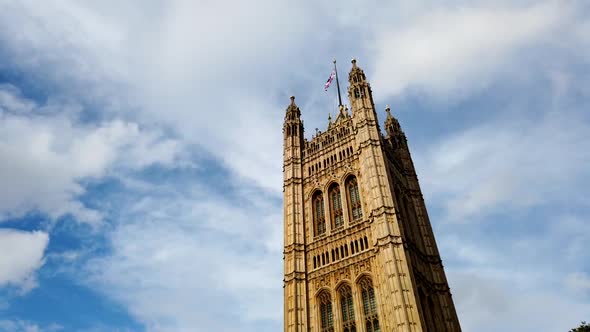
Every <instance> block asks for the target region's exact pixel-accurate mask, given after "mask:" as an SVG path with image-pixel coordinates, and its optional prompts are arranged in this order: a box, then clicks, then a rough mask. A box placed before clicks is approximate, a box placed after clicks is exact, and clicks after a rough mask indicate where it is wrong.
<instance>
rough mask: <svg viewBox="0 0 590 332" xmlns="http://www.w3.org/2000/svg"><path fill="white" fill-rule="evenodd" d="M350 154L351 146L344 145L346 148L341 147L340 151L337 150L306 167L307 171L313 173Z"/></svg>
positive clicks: (351, 152)
mask: <svg viewBox="0 0 590 332" xmlns="http://www.w3.org/2000/svg"><path fill="white" fill-rule="evenodd" d="M352 154H353V150H352V146H349V147H346V148H344V149H342V150H341V151H338V153H334V154H333V155H331V156H330V157H328V158H325V159H324V160H323V161H318V162H317V163H315V164H313V165H311V166H309V167H308V168H307V172H308V173H309V174H312V173H315V172H317V171H319V170H321V169H324V168H326V167H329V166H330V165H333V164H334V163H336V162H338V161H342V159H344V158H347V157H350V156H351V155H352Z"/></svg>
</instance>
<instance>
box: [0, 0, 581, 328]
mask: <svg viewBox="0 0 590 332" xmlns="http://www.w3.org/2000/svg"><path fill="white" fill-rule="evenodd" d="M353 57H354V58H356V59H357V61H358V62H357V63H358V65H359V66H360V67H361V68H363V69H364V71H365V73H366V75H367V78H368V80H369V82H370V83H371V86H372V89H373V94H374V95H373V97H374V100H375V105H376V108H377V113H378V116H379V118H380V121H381V122H382V121H383V120H384V118H385V116H384V115H385V112H384V109H385V106H386V105H390V107H391V109H392V113H393V114H394V115H395V116H396V117H397V118H398V119H399V121H400V123H401V125H402V127H403V129H404V131H405V133H406V135H407V137H408V141H409V146H410V149H411V152H412V156H413V158H414V163H415V165H416V169H417V173H418V177H419V180H420V183H421V187H422V191H423V194H424V197H425V201H426V205H427V208H428V211H429V215H430V219H431V221H432V223H433V228H434V232H435V236H436V240H437V244H438V246H439V250H440V252H441V255H442V259H443V262H444V266H445V271H446V273H447V277H448V281H449V285H450V287H451V292H452V294H453V298H454V301H455V306H456V308H457V312H458V316H459V319H460V322H461V325H462V328H463V331H466V332H469V331H478V332H494V331H519V332H526V331H548V332H552V331H555V332H558V331H568V330H569V329H571V328H573V327H575V326H577V325H578V324H579V322H580V321H582V320H590V250H589V249H588V246H589V244H590V221H589V220H588V215H589V212H590V198H589V196H588V189H587V188H588V186H589V185H590V167H589V166H590V149H589V148H588V147H589V146H590V113H589V112H588V110H589V109H590V4H589V3H588V2H587V1H582V0H580V1H576V0H572V1H549V0H537V1H526V0H510V1H508V0H495V1H466V0H450V1H444V2H441V1H420V0H413V1H406V0H399V1H377V0H368V1H364V2H359V1H348V0H343V1H338V2H327V1H303V0H302V1H271V0H256V1H249V2H238V1H235V2H222V1H204V0H203V1H183V0H169V1H156V0H142V1H139V0H137V1H135V0H129V1H111V0H103V1H89V0H88V1H85V0H80V1H73V0H47V1H42V2H40V1H32V0H21V1H16V0H14V1H13V0H0V331H8V332H20V331H27V332H50V331H89V332H94V331H212V330H214V331H229V332H231V331H280V330H281V329H282V314H283V311H282V303H283V291H282V278H283V277H282V268H283V266H282V264H283V262H282V245H283V243H282V229H283V228H282V227H283V225H282V222H283V220H282V216H283V214H282V174H281V172H282V150H281V149H282V139H281V138H282V121H283V117H284V112H285V109H286V107H287V106H288V104H289V96H291V95H295V96H296V102H297V104H298V105H299V107H300V109H301V112H302V118H303V120H304V122H305V128H306V136H307V137H308V138H310V137H311V135H312V134H313V133H314V132H315V128H319V129H320V130H325V128H326V127H327V123H328V115H329V114H330V113H331V114H332V115H334V113H335V111H336V105H337V102H336V100H337V99H336V92H335V89H334V87H335V86H334V85H333V86H332V87H330V90H328V91H327V92H325V91H324V90H323V85H324V83H325V81H326V79H327V78H328V76H329V75H330V72H331V69H332V68H331V66H332V59H334V58H336V59H337V61H338V66H339V67H338V69H339V73H340V75H341V84H342V89H343V91H344V89H346V86H347V82H346V77H347V75H346V74H347V73H348V71H349V70H350V68H351V64H350V59H351V58H353ZM345 103H347V101H345Z"/></svg>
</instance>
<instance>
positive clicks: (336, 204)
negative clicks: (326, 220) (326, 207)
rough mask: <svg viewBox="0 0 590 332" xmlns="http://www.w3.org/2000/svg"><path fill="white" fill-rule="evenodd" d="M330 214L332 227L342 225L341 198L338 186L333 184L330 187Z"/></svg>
mask: <svg viewBox="0 0 590 332" xmlns="http://www.w3.org/2000/svg"><path fill="white" fill-rule="evenodd" d="M329 192H330V215H331V217H332V222H333V223H334V225H333V226H334V228H339V227H342V226H344V215H343V213H342V199H341V197H340V187H339V186H338V185H337V184H333V185H332V186H331V187H330V191H329Z"/></svg>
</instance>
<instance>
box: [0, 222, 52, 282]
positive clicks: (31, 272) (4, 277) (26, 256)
mask: <svg viewBox="0 0 590 332" xmlns="http://www.w3.org/2000/svg"><path fill="white" fill-rule="evenodd" d="M48 242H49V235H48V234H47V233H45V232H41V231H35V232H23V231H18V230H13V229H0V252H2V253H3V254H2V255H0V287H6V286H9V285H12V286H15V287H17V288H18V289H19V292H20V293H27V292H28V291H30V290H31V289H33V288H35V287H36V286H37V279H36V277H35V272H36V271H37V269H39V268H40V267H41V266H42V265H43V253H44V252H45V248H47V244H48Z"/></svg>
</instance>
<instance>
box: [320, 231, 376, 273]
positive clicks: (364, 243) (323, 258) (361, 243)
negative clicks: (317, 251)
mask: <svg viewBox="0 0 590 332" xmlns="http://www.w3.org/2000/svg"><path fill="white" fill-rule="evenodd" d="M348 248H350V251H349V250H348ZM367 249H369V240H368V239H367V237H366V236H365V237H362V238H360V239H358V240H354V241H350V246H349V244H348V243H345V244H343V245H341V246H340V247H336V248H334V249H332V250H331V251H330V250H328V251H326V252H324V253H322V254H321V255H315V256H314V257H313V268H314V269H316V268H318V267H321V266H323V265H326V264H330V262H335V261H338V260H340V259H342V258H345V257H348V256H349V253H350V254H351V255H354V254H356V253H359V252H361V251H365V250H367ZM330 253H331V254H332V255H331V256H330Z"/></svg>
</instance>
